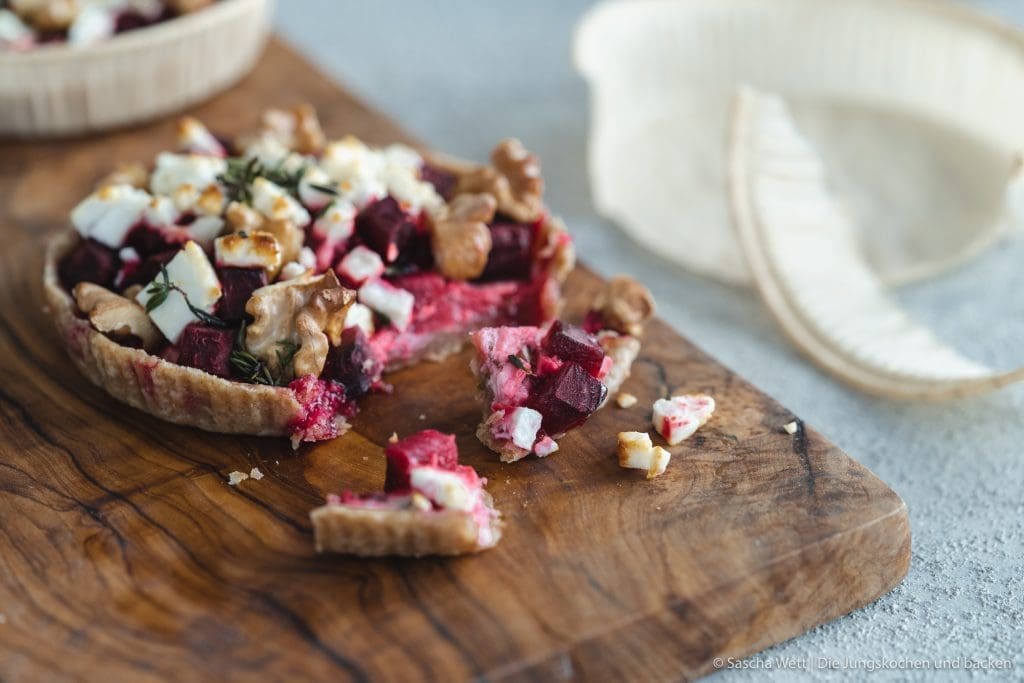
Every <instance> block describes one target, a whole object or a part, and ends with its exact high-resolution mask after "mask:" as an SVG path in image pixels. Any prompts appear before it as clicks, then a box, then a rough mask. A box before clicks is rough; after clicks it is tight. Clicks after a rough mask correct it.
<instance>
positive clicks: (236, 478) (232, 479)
mask: <svg viewBox="0 0 1024 683" xmlns="http://www.w3.org/2000/svg"><path fill="white" fill-rule="evenodd" d="M248 478H249V475H248V474H246V473H245V472H239V471H237V470H236V471H234V472H232V473H231V474H229V475H228V485H229V486H238V485H239V484H241V483H242V482H243V481H245V480H246V479H248Z"/></svg>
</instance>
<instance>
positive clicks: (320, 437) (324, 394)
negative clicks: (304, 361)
mask: <svg viewBox="0 0 1024 683" xmlns="http://www.w3.org/2000/svg"><path fill="white" fill-rule="evenodd" d="M288 388H289V389H291V391H292V392H293V393H294V394H295V400H296V401H298V402H299V405H300V407H301V411H300V414H299V416H298V417H296V418H295V419H294V420H292V422H291V423H290V424H289V425H288V431H289V432H290V433H291V435H292V440H293V441H296V442H297V441H324V440H326V439H333V438H334V437H336V436H337V435H338V423H339V418H346V417H352V416H353V415H355V412H356V406H355V404H354V403H350V402H349V401H348V400H347V399H346V397H345V388H344V387H343V386H341V385H340V384H338V383H337V382H332V381H329V380H322V379H318V378H317V377H314V376H313V375H306V376H305V377H300V378H299V379H297V380H295V381H293V382H292V383H291V384H289V385H288Z"/></svg>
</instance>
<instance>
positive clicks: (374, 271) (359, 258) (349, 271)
mask: <svg viewBox="0 0 1024 683" xmlns="http://www.w3.org/2000/svg"><path fill="white" fill-rule="evenodd" d="M338 274H339V275H342V276H344V277H347V278H348V279H349V280H351V281H352V282H354V283H355V284H357V285H360V284H362V283H364V282H366V281H367V280H372V279H374V278H378V277H380V276H381V275H383V274H384V261H383V260H382V259H381V257H380V255H379V254H378V253H377V252H375V251H374V250H373V249H367V248H366V247H364V246H362V245H359V246H357V247H356V248H355V249H353V250H352V251H350V252H348V253H347V254H345V258H343V259H341V263H339V264H338Z"/></svg>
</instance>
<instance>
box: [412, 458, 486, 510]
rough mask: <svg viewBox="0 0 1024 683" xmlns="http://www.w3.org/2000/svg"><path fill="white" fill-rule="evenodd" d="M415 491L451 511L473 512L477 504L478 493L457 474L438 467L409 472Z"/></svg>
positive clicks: (418, 468)
mask: <svg viewBox="0 0 1024 683" xmlns="http://www.w3.org/2000/svg"><path fill="white" fill-rule="evenodd" d="M409 484H410V485H411V486H412V489H413V491H415V492H418V493H421V494H423V495H424V496H426V497H427V498H429V499H430V500H432V501H434V502H435V503H437V504H438V505H440V506H441V507H443V508H447V509H450V510H471V509H473V506H474V505H475V504H476V499H477V495H478V491H477V490H476V489H472V488H470V487H469V486H468V485H467V484H466V480H465V479H463V478H462V477H460V476H459V475H458V474H456V473H455V472H450V471H448V470H442V469H440V468H437V467H414V468H412V470H411V471H410V472H409Z"/></svg>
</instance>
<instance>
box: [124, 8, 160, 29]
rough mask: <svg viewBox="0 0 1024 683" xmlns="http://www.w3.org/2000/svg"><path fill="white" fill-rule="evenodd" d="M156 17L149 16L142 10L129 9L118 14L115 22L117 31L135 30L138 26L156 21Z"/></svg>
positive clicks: (141, 26)
mask: <svg viewBox="0 0 1024 683" xmlns="http://www.w3.org/2000/svg"><path fill="white" fill-rule="evenodd" d="M154 21H155V19H152V18H150V17H147V16H146V15H144V14H142V13H141V12H133V11H131V10H127V11H124V12H121V13H120V14H118V15H117V20H116V22H115V24H114V32H115V33H124V32H126V31H134V30H135V29H137V28H143V27H145V26H149V25H150V24H152V23H154Z"/></svg>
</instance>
